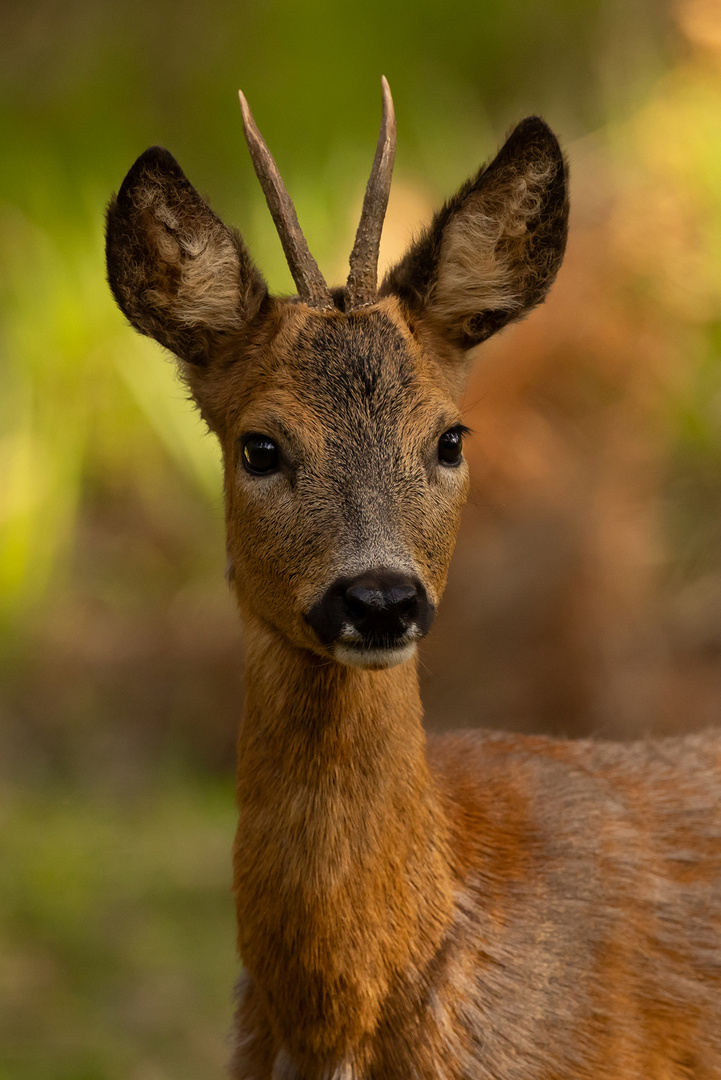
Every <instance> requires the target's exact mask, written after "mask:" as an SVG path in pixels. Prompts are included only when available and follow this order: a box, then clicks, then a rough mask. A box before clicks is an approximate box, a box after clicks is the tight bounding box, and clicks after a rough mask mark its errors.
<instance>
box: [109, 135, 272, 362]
mask: <svg viewBox="0 0 721 1080" xmlns="http://www.w3.org/2000/svg"><path fill="white" fill-rule="evenodd" d="M106 258H107V268H108V281H109V283H110V288H111V289H112V291H113V295H114V296H115V299H116V300H117V302H118V305H119V307H120V309H121V310H122V312H123V313H124V314H125V315H126V316H127V317H128V319H129V320H130V322H131V323H132V324H133V326H134V327H135V329H136V330H139V331H140V333H141V334H147V335H148V336H149V337H152V338H155V340H156V341H159V342H160V344H161V345H164V346H165V348H166V349H170V350H171V352H174V353H175V354H176V356H178V357H180V359H181V360H186V361H188V362H189V363H191V364H201V365H203V364H207V362H208V360H209V358H210V355H211V354H212V352H213V351H214V349H216V348H217V347H218V345H219V344H220V343H221V342H222V340H223V339H224V338H226V339H227V337H228V336H229V335H232V334H234V333H237V332H238V331H242V330H243V328H244V326H246V325H247V324H248V322H249V321H250V320H251V319H252V318H253V317H254V316H255V315H256V314H257V313H258V311H259V309H260V306H261V304H262V303H263V301H264V299H265V298H266V296H267V289H266V285H265V282H264V281H263V278H262V276H261V274H260V273H259V271H258V270H257V269H256V268H255V266H254V265H253V263H252V262H251V259H250V256H249V255H248V252H247V250H246V248H245V245H244V244H243V241H242V240H241V239H240V237H239V236H238V235H237V233H233V232H231V231H230V229H227V228H226V226H225V225H224V224H223V223H222V221H221V220H220V219H219V218H218V217H216V216H215V214H214V213H213V211H212V210H211V209H210V207H209V206H208V205H207V203H206V202H205V201H204V200H203V199H201V197H200V195H198V193H197V191H196V190H195V188H194V187H193V186H192V184H191V183H190V182H189V180H188V179H187V178H186V176H185V174H184V173H183V171H182V169H181V168H180V166H179V165H178V163H177V161H176V160H175V158H174V157H173V156H172V154H169V153H168V151H167V150H164V149H163V148H162V147H159V146H154V147H151V149H150V150H146V151H145V153H144V154H143V155H142V156H141V157H139V158H138V160H137V161H136V162H135V164H134V165H133V167H132V169H131V170H130V172H129V173H128V175H127V176H126V177H125V180H124V181H123V185H122V187H121V189H120V192H119V193H118V195H117V197H116V198H114V199H113V200H112V202H111V203H110V206H109V208H108V216H107V229H106Z"/></svg>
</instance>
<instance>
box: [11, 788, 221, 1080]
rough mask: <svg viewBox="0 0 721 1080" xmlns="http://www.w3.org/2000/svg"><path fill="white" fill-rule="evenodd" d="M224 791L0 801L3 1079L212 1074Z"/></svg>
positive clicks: (22, 794) (20, 794)
mask: <svg viewBox="0 0 721 1080" xmlns="http://www.w3.org/2000/svg"><path fill="white" fill-rule="evenodd" d="M234 817H235V815H234V810H233V794H232V789H231V785H230V783H229V782H227V781H218V780H215V781H211V780H207V779H206V780H199V779H198V778H197V777H189V776H187V775H186V776H182V777H176V778H175V779H174V780H170V779H167V778H166V779H164V780H160V782H159V785H158V787H157V788H156V789H155V790H153V791H152V792H151V791H145V792H142V793H139V792H135V793H133V794H132V795H131V796H129V797H128V796H127V795H126V797H125V798H124V799H122V800H118V798H117V796H116V797H115V798H113V797H108V796H107V795H105V796H103V795H102V794H101V793H100V792H98V793H96V795H95V796H94V797H92V798H88V797H87V795H86V794H85V795H84V796H83V797H82V798H81V797H79V796H78V795H77V794H72V793H68V792H67V791H63V790H61V789H60V790H59V789H58V788H49V789H47V790H45V791H43V792H39V791H37V790H36V791H34V792H32V793H30V792H28V791H23V790H17V789H14V790H13V789H7V788H6V789H5V790H4V791H3V793H2V796H1V797H0V910H2V913H3V920H2V923H0V1001H1V1002H2V1008H0V1077H2V1080H18V1078H19V1077H23V1078H27V1080H163V1078H165V1077H168V1078H170V1077H172V1078H173V1080H191V1078H193V1080H194V1078H196V1077H199V1076H204V1077H210V1076H221V1075H222V1072H223V1068H222V1067H223V1064H224V1061H225V1059H226V1057H227V1035H228V1032H229V1029H230V1020H231V1016H232V1005H231V995H232V985H233V982H234V980H235V978H236V977H237V974H238V970H239V969H238V965H237V963H236V961H235V959H234V952H233V944H232V943H233V940H234V918H233V910H232V900H231V893H230V875H231V870H230V847H231V843H232V836H233V829H234Z"/></svg>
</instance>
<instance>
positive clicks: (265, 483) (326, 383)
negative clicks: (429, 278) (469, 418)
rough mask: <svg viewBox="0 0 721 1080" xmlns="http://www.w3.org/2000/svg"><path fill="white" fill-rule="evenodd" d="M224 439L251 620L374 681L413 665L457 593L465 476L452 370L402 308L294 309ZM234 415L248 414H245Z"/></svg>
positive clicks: (235, 540)
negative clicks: (450, 579) (454, 582)
mask: <svg viewBox="0 0 721 1080" xmlns="http://www.w3.org/2000/svg"><path fill="white" fill-rule="evenodd" d="M282 320H283V327H282V330H281V331H280V332H279V333H280V335H281V336H282V337H283V338H285V339H286V340H287V345H286V350H285V358H284V361H283V362H279V359H278V341H277V339H275V340H274V341H273V342H271V344H270V345H269V346H268V352H267V355H261V356H259V357H257V358H256V359H255V361H254V362H251V363H250V364H249V365H248V367H247V369H246V371H245V372H244V375H243V376H242V377H241V378H240V380H239V385H238V388H237V391H236V392H237V400H236V401H235V402H234V406H235V408H234V410H233V411H234V415H233V419H232V421H231V422H230V423H227V426H226V425H224V427H223V435H222V436H221V438H222V442H223V448H224V455H225V462H226V500H227V527H228V556H229V563H230V567H231V573H232V576H233V580H234V585H235V589H236V591H237V595H238V599H239V602H240V604H241V607H242V608H244V609H245V610H250V611H252V612H253V613H254V614H255V615H259V616H260V617H262V618H263V619H264V620H266V621H267V622H270V623H271V624H272V625H274V626H276V627H278V628H279V629H282V630H283V632H284V633H285V634H286V635H287V636H288V637H290V638H291V640H293V641H294V642H295V643H296V644H298V645H302V646H305V647H308V648H312V649H315V650H320V651H323V652H325V653H326V654H327V653H328V652H330V654H331V655H333V656H334V657H335V658H336V659H340V660H342V661H344V662H347V663H356V664H362V665H363V666H387V665H388V664H391V663H396V662H398V661H400V660H403V659H407V658H408V656H409V655H410V654H411V653H412V652H413V650H414V649H415V646H416V642H417V640H418V638H419V637H421V636H423V634H425V633H426V632H427V630H428V628H429V627H430V624H431V620H432V618H433V613H434V610H435V605H436V604H437V602H438V599H439V597H440V594H441V591H442V589H443V585H444V582H445V577H446V572H447V568H448V562H449V559H450V556H451V552H452V549H453V544H454V542H455V534H456V529H457V526H458V517H459V512H460V507H461V504H462V502H463V499H464V497H465V493H466V488H467V483H468V476H467V467H466V464H465V462H464V460H463V455H462V427H461V424H460V415H459V412H458V409H457V407H456V405H455V404H454V401H453V397H452V394H451V387H450V386H449V385H448V380H447V379H446V378H444V373H443V370H442V367H441V366H440V365H439V364H438V363H437V361H435V360H434V359H433V357H432V356H429V355H428V354H427V352H426V351H424V348H423V346H422V344H421V343H419V341H417V340H416V339H415V338H414V336H413V335H412V333H411V332H410V330H409V327H408V325H407V323H406V322H405V320H404V319H403V318H402V316H401V314H400V312H399V304H398V302H397V301H395V300H393V299H390V298H389V299H387V300H383V301H382V302H381V303H380V304H378V305H377V306H374V307H372V308H370V309H367V310H365V311H362V312H359V313H357V314H351V315H344V314H342V313H340V312H335V313H328V314H326V313H316V312H308V311H307V310H305V311H303V310H301V309H300V308H299V307H297V306H296V305H290V304H289V305H287V306H286V308H285V310H284V311H283V313H282ZM236 410H237V411H236Z"/></svg>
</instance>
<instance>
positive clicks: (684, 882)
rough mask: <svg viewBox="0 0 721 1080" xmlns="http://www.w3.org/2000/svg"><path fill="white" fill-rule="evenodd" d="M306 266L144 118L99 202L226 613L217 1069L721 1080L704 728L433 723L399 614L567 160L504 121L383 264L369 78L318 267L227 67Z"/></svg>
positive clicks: (445, 518) (436, 576) (414, 607)
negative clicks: (221, 577) (484, 158)
mask: <svg viewBox="0 0 721 1080" xmlns="http://www.w3.org/2000/svg"><path fill="white" fill-rule="evenodd" d="M240 102H241V108H242V119H243V126H244V131H245V137H246V140H247V143H248V147H249V149H250V155H251V159H252V163H253V166H254V169H255V172H256V174H257V177H258V179H259V181H260V184H261V187H262V189H263V192H264V194H265V197H266V201H267V204H268V207H269V209H270V212H271V215H272V217H273V220H274V222H275V225H276V228H277V231H278V234H279V236H280V240H281V243H282V246H283V249H284V252H285V256H286V258H287V261H288V265H289V268H290V271H291V274H292V276H293V279H294V282H295V285H296V288H297V295H294V296H289V297H277V296H273V295H271V294H270V293H269V291H268V288H267V286H266V284H265V281H264V279H263V277H262V275H261V273H260V272H259V270H258V269H256V266H255V264H254V263H253V261H252V260H251V256H250V254H249V252H248V249H247V248H246V246H245V243H244V241H243V240H242V238H241V236H240V235H239V234H238V233H237V232H234V231H232V230H231V229H229V228H228V227H227V226H226V225H224V224H223V223H222V222H221V220H220V219H219V218H218V217H216V215H215V214H214V213H213V211H212V210H211V209H210V206H209V205H208V203H207V202H206V201H205V200H204V199H203V198H202V197H201V196H200V195H199V194H198V192H197V191H196V190H195V188H194V187H193V186H192V185H191V183H190V182H189V180H188V179H187V178H186V176H185V174H184V173H183V172H182V170H181V168H180V166H179V165H178V163H177V162H176V161H175V159H174V158H173V157H172V155H171V154H170V153H169V152H168V151H167V150H165V149H163V148H160V147H153V148H151V149H149V150H147V151H146V152H145V153H144V154H143V155H142V156H141V157H140V158H138V160H137V161H136V162H135V164H134V165H133V166H132V168H131V169H130V171H129V173H128V174H127V176H126V177H125V180H124V181H123V184H122V186H121V188H120V190H119V193H118V194H117V196H115V197H114V198H113V199H112V201H111V203H110V206H109V209H108V214H107V273H108V280H109V283H110V287H111V289H112V292H113V295H114V297H115V299H116V301H117V303H118V305H119V307H120V309H121V311H122V312H123V314H124V315H125V316H126V317H127V319H128V320H129V322H130V324H131V325H132V327H134V329H135V330H137V331H139V332H140V333H141V334H145V335H149V336H150V337H152V338H154V339H155V340H156V341H157V342H158V343H159V344H160V345H161V346H163V347H164V348H165V349H167V350H169V351H170V352H171V353H172V354H174V356H175V357H176V358H177V360H178V363H179V366H180V372H181V375H182V377H183V379H184V380H185V382H186V384H187V386H188V387H189V389H190V392H191V395H192V398H193V399H194V401H195V403H196V405H197V407H198V408H199V410H200V413H201V415H202V417H203V419H204V421H205V423H206V424H207V426H208V428H209V429H210V431H211V432H213V433H214V434H215V435H216V436H217V438H218V440H219V443H220V447H221V451H222V459H223V468H224V498H225V520H226V535H227V559H228V580H229V582H230V584H231V587H232V590H233V591H234V593H235V597H236V600H237V605H238V608H239V612H240V616H241V619H242V623H243V626H244V642H245V652H246V690H245V695H246V696H245V705H244V713H243V719H242V724H241V727H240V733H239V737H238V764H237V801H238V807H239V826H238V831H237V836H236V839H235V844H234V850H233V892H234V899H235V907H236V912H237V925H238V937H237V947H238V952H239V955H240V959H241V961H242V975H241V979H240V983H239V987H238V992H237V993H238V1007H237V1015H236V1020H235V1027H234V1051H233V1060H232V1064H231V1066H230V1068H231V1075H232V1077H233V1078H234V1080H411V1078H412V1080H431V1078H434V1080H435V1078H438V1080H611V1078H613V1080H681V1078H684V1080H688V1078H690V1077H693V1078H695V1080H711V1078H712V1077H714V1078H716V1080H718V1078H719V1077H721V734H720V733H719V732H714V731H709V732H705V733H702V734H692V735H687V736H684V737H681V738H672V739H666V740H658V741H653V740H645V741H641V742H634V743H629V744H611V743H604V742H602V741H598V740H595V739H585V740H579V741H573V740H558V739H552V738H550V737H543V736H524V735H518V734H511V733H503V732H489V731H485V730H482V729H478V730H475V729H474V730H466V731H460V732H457V733H454V734H450V735H443V736H433V735H428V736H426V734H425V733H424V729H423V725H422V707H421V700H420V694H419V683H418V670H417V665H418V644H419V641H420V640H421V639H422V638H423V637H424V636H425V635H426V634H427V633H428V631H429V629H430V627H431V623H432V621H433V617H434V613H435V611H436V608H437V606H438V603H439V601H440V598H441V595H442V593H443V588H444V584H445V581H446V576H447V573H448V567H449V562H450V559H451V555H452V552H453V548H454V544H455V538H456V533H457V530H458V526H459V517H460V511H461V506H462V504H463V502H464V500H465V498H466V495H467V492H468V487H469V477H468V468H467V464H466V461H465V459H464V455H463V441H464V437H465V436H466V435H467V431H466V429H465V427H464V425H463V423H462V414H461V412H460V407H459V404H458V402H459V400H460V398H461V394H462V391H463V386H464V382H465V379H466V377H467V374H468V371H469V368H470V366H471V363H472V362H473V360H474V357H475V356H476V354H477V352H478V351H479V350H478V348H477V347H478V346H479V345H481V343H482V342H484V341H485V340H486V339H487V338H489V337H490V336H491V335H492V334H495V333H498V332H499V331H501V330H502V329H503V328H504V327H505V326H507V325H509V324H511V323H513V322H515V321H516V320H518V319H521V318H523V317H525V316H526V315H528V314H529V313H530V312H531V311H532V309H533V308H535V307H536V306H537V305H538V304H539V303H541V302H542V301H543V299H544V298H545V296H546V295H547V293H548V291H549V289H550V287H551V285H552V283H553V281H554V278H555V277H556V274H557V271H558V269H559V266H560V265H561V261H562V258H563V254H564V249H565V245H566V236H567V228H568V210H569V201H568V180H567V177H568V167H567V164H566V161H565V158H564V155H563V153H562V151H561V149H560V146H559V143H558V140H557V138H556V136H555V135H554V134H553V133H552V131H551V130H550V128H549V127H548V126H547V124H546V123H545V122H544V121H543V120H542V119H540V118H538V117H535V116H531V117H528V118H526V119H524V120H522V121H521V122H520V123H519V124H518V125H517V126H516V127H515V128H514V129H513V130H512V131H511V133H510V135H509V136H508V138H507V139H506V141H505V143H504V144H503V146H502V147H501V149H500V150H499V151H498V153H497V155H496V156H495V157H494V158H493V160H492V161H491V162H490V163H489V164H487V165H486V166H484V167H482V168H481V169H480V170H479V172H478V173H477V174H476V175H474V176H473V177H472V178H471V179H469V180H468V181H466V183H464V184H463V185H462V186H461V187H460V189H459V190H458V191H457V192H456V194H455V195H453V197H452V198H451V199H450V200H449V201H448V202H446V203H445V205H444V206H443V208H442V209H441V210H440V211H439V212H438V213H436V215H435V217H434V218H433V219H432V221H431V223H430V225H428V227H427V228H426V229H425V230H424V231H422V232H421V234H420V235H418V236H417V237H416V238H415V239H414V240H413V241H412V242H411V243H410V246H409V247H408V249H407V251H406V253H405V255H404V257H403V258H402V259H401V260H400V261H399V262H398V263H397V264H396V265H395V266H393V267H392V268H391V269H390V270H389V272H388V273H387V274H386V276H385V278H384V280H383V282H382V283H381V285H380V286H378V283H377V277H378V270H377V267H378V252H379V243H380V236H381V229H382V225H383V220H384V215H385V211H386V206H387V202H388V196H389V190H390V183H391V174H392V170H393V162H394V156H395V145H396V124H395V115H394V110H393V102H392V98H391V94H390V89H389V87H388V83H387V82H386V80H385V78H384V79H383V82H382V121H381V131H380V136H379V140H378V145H377V150H376V154H375V158H374V161H373V166H372V171H371V176H370V179H369V181H368V185H367V188H366V192H365V197H364V201H363V206H362V211H361V218H360V224H359V226H358V231H357V234H356V239H355V243H354V246H353V250H352V254H351V256H350V269H349V275H348V279H347V282H346V284H345V285H344V286H342V287H337V288H329V287H328V285H327V284H326V282H325V279H324V278H323V276H322V274H321V271H320V269H319V267H318V264H317V263H316V261H315V260H314V258H313V256H312V255H311V253H310V250H309V247H308V244H307V242H306V239H305V237H304V235H303V232H302V231H301V228H300V225H299V223H298V218H297V215H296V212H295V209H294V206H293V203H292V201H291V199H290V197H289V195H288V193H287V191H286V188H285V186H284V184H283V181H282V179H281V177H280V173H279V171H278V168H277V166H276V163H275V161H274V159H273V157H272V155H271V153H270V151H269V149H268V147H267V145H266V143H265V142H264V140H263V138H262V136H261V135H260V132H259V130H258V128H257V126H256V123H255V120H254V119H253V116H252V114H251V112H250V109H249V107H248V104H247V101H246V99H245V97H244V96H243V95H242V93H241V95H240Z"/></svg>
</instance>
